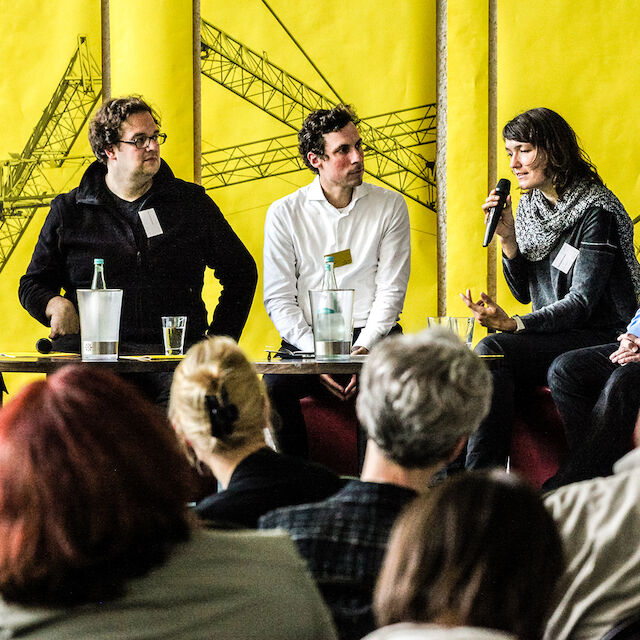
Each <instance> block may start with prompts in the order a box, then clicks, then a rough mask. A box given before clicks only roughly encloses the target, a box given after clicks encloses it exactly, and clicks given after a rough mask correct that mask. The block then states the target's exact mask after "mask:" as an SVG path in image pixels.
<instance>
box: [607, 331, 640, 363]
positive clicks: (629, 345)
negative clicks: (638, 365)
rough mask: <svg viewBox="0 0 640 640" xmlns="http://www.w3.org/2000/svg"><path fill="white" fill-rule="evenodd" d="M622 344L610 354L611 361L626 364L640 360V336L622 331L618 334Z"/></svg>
mask: <svg viewBox="0 0 640 640" xmlns="http://www.w3.org/2000/svg"><path fill="white" fill-rule="evenodd" d="M618 342H619V343H620V346H619V347H618V349H617V350H616V351H614V352H613V353H612V354H611V355H610V356H609V360H611V362H616V363H617V364H620V365H624V364H628V363H629V362H640V338H638V337H637V336H634V335H633V334H632V333H622V334H620V335H619V336H618Z"/></svg>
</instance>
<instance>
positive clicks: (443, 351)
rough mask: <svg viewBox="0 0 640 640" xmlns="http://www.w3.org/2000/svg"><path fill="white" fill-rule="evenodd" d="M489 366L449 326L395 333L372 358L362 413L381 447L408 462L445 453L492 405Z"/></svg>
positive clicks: (429, 460)
mask: <svg viewBox="0 0 640 640" xmlns="http://www.w3.org/2000/svg"><path fill="white" fill-rule="evenodd" d="M491 389H492V382H491V376H490V374H489V371H488V369H487V367H486V365H485V364H484V363H483V362H482V361H481V360H480V358H478V356H476V355H475V354H474V353H473V352H472V351H471V350H470V349H469V348H468V347H467V346H466V345H464V344H463V343H462V342H461V341H460V340H459V339H458V338H457V337H456V336H454V335H453V334H452V333H450V332H448V331H446V330H444V329H427V330H425V331H423V332H422V333H419V334H408V335H399V336H390V337H388V338H385V339H384V340H382V341H381V342H379V343H378V344H377V345H376V346H375V347H374V348H373V349H372V351H371V353H370V354H369V356H368V357H367V361H366V363H365V365H364V367H363V369H362V374H361V377H360V393H359V395H358V400H357V405H356V407H357V412H358V418H359V419H360V422H361V424H362V425H363V427H364V428H365V429H366V431H367V435H368V437H369V438H370V439H371V440H373V441H374V442H375V443H376V445H377V446H378V447H379V448H380V450H381V451H382V452H383V454H384V455H385V456H386V457H387V458H389V459H390V460H392V461H393V462H395V463H397V464H399V465H401V466H403V467H406V468H426V467H429V466H432V465H435V464H437V463H439V462H443V461H446V460H448V459H449V458H450V457H451V456H452V455H453V454H454V453H455V450H456V448H457V446H458V445H459V443H460V442H461V441H464V440H465V439H466V438H467V437H468V436H469V435H470V434H471V433H473V432H474V431H475V430H476V429H477V427H478V425H479V424H480V422H481V421H482V419H483V418H484V417H485V416H486V414H487V412H488V410H489V404H490V401H491Z"/></svg>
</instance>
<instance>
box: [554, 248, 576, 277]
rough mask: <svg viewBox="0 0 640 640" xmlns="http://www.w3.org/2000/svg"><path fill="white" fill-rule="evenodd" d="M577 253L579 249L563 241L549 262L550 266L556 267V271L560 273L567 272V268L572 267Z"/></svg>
mask: <svg viewBox="0 0 640 640" xmlns="http://www.w3.org/2000/svg"><path fill="white" fill-rule="evenodd" d="M579 255H580V250H579V249H576V248H575V247H572V246H571V245H570V244H567V243H566V242H565V243H564V244H563V245H562V249H560V251H559V252H558V255H557V256H556V259H555V260H554V261H553V262H552V263H551V266H552V267H555V268H556V269H558V271H562V273H569V269H571V267H573V263H574V262H575V261H576V259H577V258H578V256H579Z"/></svg>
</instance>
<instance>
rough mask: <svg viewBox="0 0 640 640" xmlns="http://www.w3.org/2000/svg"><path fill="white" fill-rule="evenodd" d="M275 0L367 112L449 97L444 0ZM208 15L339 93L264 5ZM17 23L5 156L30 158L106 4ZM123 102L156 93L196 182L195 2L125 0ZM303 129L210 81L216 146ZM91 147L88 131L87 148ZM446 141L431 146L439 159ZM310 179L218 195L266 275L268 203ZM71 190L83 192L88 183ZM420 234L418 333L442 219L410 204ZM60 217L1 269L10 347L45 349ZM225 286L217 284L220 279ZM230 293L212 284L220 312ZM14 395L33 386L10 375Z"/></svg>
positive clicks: (117, 63)
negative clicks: (30, 310) (36, 258)
mask: <svg viewBox="0 0 640 640" xmlns="http://www.w3.org/2000/svg"><path fill="white" fill-rule="evenodd" d="M269 4H270V6H271V7H272V8H273V10H274V11H275V12H276V13H277V14H278V16H279V17H280V18H281V19H282V20H283V21H284V22H285V24H286V25H287V27H288V29H289V30H290V31H291V32H292V33H294V34H295V36H296V38H297V39H298V41H299V42H300V44H301V45H302V46H303V48H304V49H305V51H306V52H307V53H308V55H309V56H310V57H311V58H312V59H313V61H314V63H315V64H316V65H317V66H318V67H319V68H320V69H321V70H322V71H323V73H324V74H325V75H326V76H327V77H328V78H329V79H330V81H331V83H332V84H333V85H334V86H335V88H336V89H337V91H338V93H340V94H341V96H342V97H343V98H344V99H345V100H346V101H348V102H351V103H353V104H354V105H355V106H356V108H357V110H358V113H359V114H360V115H361V116H370V115H376V114H380V113H385V112H389V111H394V110H397V109H403V108H407V107H413V106H418V105H421V104H426V103H431V102H435V0H410V1H409V0H408V1H406V2H402V3H398V2H396V1H395V0H378V1H375V2H372V1H365V0H358V1H356V2H352V3H347V4H346V5H345V3H343V2H341V1H339V0H325V1H324V2H322V3H310V2H295V3H294V2H291V1H290V0H271V1H270V3H269ZM201 13H202V16H203V17H204V18H205V19H207V20H208V21H209V22H211V23H213V24H215V25H216V26H218V27H219V28H221V29H223V30H224V31H227V32H228V33H230V34H231V35H232V36H234V37H235V38H237V39H238V40H240V41H242V42H243V43H245V44H247V45H248V46H249V47H251V48H252V49H255V50H257V51H259V52H263V51H264V52H266V53H267V55H268V58H269V60H271V61H272V62H274V63H276V64H279V65H280V66H282V67H284V68H285V69H286V70H287V71H288V72H290V73H292V74H293V75H295V76H296V77H298V78H300V79H301V80H303V81H304V82H307V83H309V84H311V85H312V86H313V87H314V88H315V89H317V90H318V91H322V92H324V93H326V94H328V95H331V94H330V92H329V89H327V87H326V86H325V85H324V83H323V82H322V80H321V79H320V78H319V77H318V75H317V74H316V72H315V71H314V70H313V68H312V67H311V65H310V64H309V62H308V61H307V60H305V58H304V56H303V55H302V54H301V53H300V52H299V51H298V49H297V48H296V47H295V45H294V44H293V43H292V42H291V41H290V40H289V38H288V37H287V36H286V34H285V33H284V32H283V31H282V29H281V28H280V27H279V25H278V24H277V22H276V21H275V19H274V18H273V16H271V14H270V13H269V12H268V11H267V9H266V8H265V7H264V5H263V4H262V3H261V2H260V1H259V0H233V1H232V0H223V1H222V2H221V1H220V0H202V3H201ZM0 15H1V16H2V21H3V25H10V28H5V29H4V32H3V38H2V39H0V60H2V70H1V71H0V128H1V129H0V130H1V133H0V159H3V158H7V157H8V155H9V153H12V152H13V153H15V152H19V151H21V150H22V148H23V146H24V143H25V142H26V140H27V138H28V137H29V135H30V133H31V131H32V129H33V127H34V125H35V123H36V122H37V120H38V118H39V117H40V115H41V113H42V110H43V108H44V106H45V105H46V104H47V102H48V100H49V99H50V97H51V94H52V92H53V90H54V88H55V87H56V85H57V83H58V81H59V79H60V77H61V75H62V72H63V71H64V69H65V67H66V65H67V63H68V61H69V59H70V57H71V55H72V53H73V51H74V49H75V47H76V38H77V35H78V34H80V33H82V34H86V35H87V36H88V37H89V44H90V47H91V49H92V52H93V55H94V57H95V58H96V59H97V60H100V3H99V2H97V1H94V2H82V1H80V0H60V2H56V3H53V2H49V1H47V0H23V1H21V2H19V3H15V2H9V1H8V0H0ZM110 18H111V42H110V44H111V56H112V64H111V71H112V95H121V94H123V93H127V92H130V91H134V92H138V93H142V94H143V95H144V96H145V97H146V98H148V99H149V100H150V101H151V103H152V104H153V105H154V106H155V107H157V109H158V110H159V112H160V114H161V116H162V121H163V129H164V130H165V131H166V132H167V133H168V135H169V138H168V141H167V144H166V145H165V146H164V147H163V150H162V152H163V156H164V157H165V158H166V159H168V160H169V162H170V164H171V165H172V167H173V169H174V170H175V172H176V173H177V174H178V175H179V176H180V177H184V178H187V179H189V178H191V176H192V175H193V173H192V160H191V157H192V149H193V146H192V136H191V131H192V128H193V116H192V91H193V85H192V74H191V37H190V24H191V1H190V0H175V1H174V0H172V1H169V0H163V1H159V0H157V1H155V2H152V1H151V0H136V2H133V3H132V2H125V0H111V11H110ZM289 132H290V130H289V129H288V128H287V127H286V126H284V125H282V124H280V123H278V122H276V121H275V120H274V119H273V118H271V117H270V116H268V115H266V114H264V113H262V112H260V111H259V110H258V109H257V108H255V107H253V106H251V105H249V104H248V103H246V102H244V101H243V100H242V99H240V98H238V97H237V96H234V95H232V94H231V93H230V92H228V91H227V90H226V89H224V88H222V87H220V86H218V85H217V84H215V83H214V82H213V81H211V80H209V79H207V78H205V77H202V138H203V148H204V149H206V148H211V147H212V146H214V147H224V146H228V145H230V144H237V143H243V142H250V141H255V140H260V139H264V138H268V137H271V136H274V135H279V134H282V133H289ZM76 152H77V153H89V147H88V144H87V142H86V135H83V136H82V139H81V140H80V141H78V143H77V144H76V147H75V148H74V153H76ZM434 152H435V149H434V148H433V146H431V147H427V148H425V149H424V153H425V154H429V157H430V158H433V155H434ZM311 178H312V175H311V174H310V173H307V172H298V173H295V174H289V175H287V176H282V177H274V178H267V179H264V180H261V181H259V182H252V183H248V184H246V185H239V186H232V187H227V188H224V189H219V190H215V191H211V192H210V195H211V196H212V197H213V198H214V200H216V202H217V203H218V204H219V206H220V208H221V209H222V211H223V213H224V214H225V215H226V217H227V219H228V220H229V222H230V223H231V224H232V226H233V227H234V229H235V230H236V232H237V233H238V235H239V236H240V237H241V238H242V240H243V241H244V242H245V244H246V245H247V247H248V248H249V250H250V251H251V253H252V254H253V255H254V257H255V259H256V262H257V263H258V265H259V267H260V270H261V264H262V233H263V224H264V215H265V213H266V209H267V207H268V205H269V204H270V203H271V202H272V201H273V200H275V199H276V198H279V197H281V196H283V195H285V194H286V193H289V192H291V191H293V190H294V189H296V188H297V187H299V186H301V185H303V184H306V183H307V182H309V181H310V180H311ZM78 180H79V177H77V178H76V179H75V182H73V183H71V184H69V186H68V188H69V189H70V188H72V187H73V186H75V185H76V184H77V182H78ZM409 209H410V216H411V226H412V235H413V239H412V245H413V260H412V275H411V281H410V287H409V292H408V296H407V302H406V305H405V309H406V311H405V313H404V314H403V317H402V323H403V325H404V326H405V328H406V329H407V330H410V331H413V330H417V329H420V328H422V327H423V326H424V325H425V318H426V316H427V315H429V314H433V313H434V312H435V310H436V284H435V271H436V266H435V265H436V259H435V253H436V248H435V215H434V214H433V213H432V212H430V211H429V210H427V209H425V208H424V207H422V206H419V205H417V204H415V203H412V202H411V201H410V202H409ZM45 215H46V210H45V209H42V210H40V211H39V213H38V215H37V217H36V218H35V219H34V220H33V221H32V223H31V225H30V226H29V228H28V230H27V232H26V234H25V236H24V237H23V238H22V240H21V241H20V243H19V244H18V247H17V249H16V251H15V252H14V255H13V256H12V258H11V259H10V260H9V262H8V263H7V265H6V266H5V268H4V270H3V271H2V272H1V273H0V299H2V301H3V319H4V322H5V329H4V330H3V332H2V334H1V335H0V350H11V351H22V350H33V348H34V343H35V341H36V340H37V339H38V338H40V337H43V336H45V335H47V333H48V329H47V328H45V327H42V326H41V325H39V324H38V323H37V322H36V321H35V320H33V319H32V318H31V317H30V316H29V315H28V314H27V313H26V312H25V311H24V310H23V309H22V308H21V307H20V306H19V303H18V301H17V287H18V280H19V278H20V276H21V275H22V274H23V273H24V271H25V270H26V267H27V265H28V262H29V259H30V256H31V253H32V251H33V246H34V244H35V242H36V239H37V234H38V231H39V229H40V227H41V226H42V222H43V220H44V216H45ZM210 280H211V278H210ZM261 286H262V282H261V281H260V283H259V289H258V291H257V292H256V297H255V300H254V305H253V308H252V313H251V315H250V318H249V321H248V324H247V327H246V329H245V332H244V334H243V337H242V341H241V344H242V345H243V346H244V347H245V349H247V351H248V352H249V354H250V355H251V356H252V357H256V358H259V357H261V356H262V355H263V349H264V346H265V345H270V344H277V343H278V339H277V335H276V332H275V329H273V327H272V325H271V322H270V321H269V319H268V318H267V316H266V313H265V312H264V308H263V305H262V294H261ZM217 290H218V289H217V286H216V285H215V284H214V283H212V282H210V283H209V284H208V285H207V287H206V288H205V301H207V303H208V307H209V310H210V312H211V311H212V310H213V308H214V306H215V299H216V297H217ZM5 377H6V379H7V384H8V386H9V388H10V391H15V390H16V389H17V388H18V387H19V386H20V385H21V384H23V383H24V381H25V380H26V379H28V378H27V377H25V376H22V375H17V374H12V375H7V376H5Z"/></svg>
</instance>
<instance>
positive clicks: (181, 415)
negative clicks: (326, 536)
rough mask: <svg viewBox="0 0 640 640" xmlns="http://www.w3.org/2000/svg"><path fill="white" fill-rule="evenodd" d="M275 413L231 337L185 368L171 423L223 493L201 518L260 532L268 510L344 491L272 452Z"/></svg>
mask: <svg viewBox="0 0 640 640" xmlns="http://www.w3.org/2000/svg"><path fill="white" fill-rule="evenodd" d="M269 413H270V412H269V400H268V398H267V394H266V391H265V389H264V386H263V384H262V382H261V380H260V379H259V377H258V374H257V373H256V370H255V369H254V367H253V365H252V364H251V363H250V362H249V361H248V360H247V358H246V357H245V355H244V353H242V351H241V349H240V347H238V345H237V344H236V343H235V342H234V341H233V340H232V339H231V338H225V337H215V338H213V337H212V338H208V339H206V340H203V341H202V342H199V343H198V344H195V345H194V346H193V347H191V349H189V351H188V352H187V355H186V356H185V358H184V360H183V361H182V362H181V363H180V364H179V365H178V368H177V369H176V371H175V374H174V376H173V384H172V385H171V396H170V400H169V419H170V420H171V422H172V423H173V426H174V428H175V430H176V432H177V434H178V438H179V439H180V440H181V441H182V442H183V444H184V446H185V449H187V450H189V449H190V450H191V451H192V452H193V454H195V460H193V462H194V464H196V465H204V466H205V467H208V468H209V469H211V471H212V472H213V475H214V476H215V477H216V479H217V480H218V482H219V483H220V485H221V486H222V488H223V490H222V491H218V492H217V493H214V494H213V495H210V496H208V497H206V498H204V499H203V500H201V501H200V502H198V504H197V505H196V507H195V510H196V513H197V514H198V515H199V516H200V517H201V518H204V519H207V520H216V521H220V520H224V521H227V522H235V523H239V524H242V525H244V526H246V527H252V528H255V527H256V526H257V524H258V517H259V516H261V515H263V514H264V513H266V512H267V511H271V510H272V509H276V508H277V507H285V506H288V505H291V504H300V503H302V502H312V501H315V500H323V499H324V498H327V497H328V496H330V495H332V494H334V493H335V492H336V491H337V490H338V489H340V488H341V487H342V486H343V484H344V482H343V481H342V480H341V479H340V478H339V476H337V475H336V474H335V473H333V472H332V471H329V470H328V469H325V468H324V467H322V466H321V465H319V464H314V463H312V462H308V461H307V460H302V459H301V458H296V457H293V456H287V455H283V454H280V453H276V452H275V451H274V450H273V449H271V448H270V447H269V446H268V445H267V441H266V439H265V436H266V437H269V436H268V435H267V434H268V432H269V429H270V423H269ZM191 457H193V456H191Z"/></svg>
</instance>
